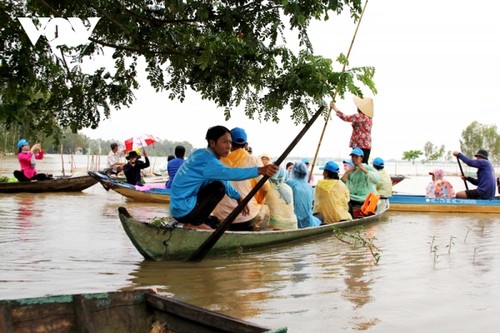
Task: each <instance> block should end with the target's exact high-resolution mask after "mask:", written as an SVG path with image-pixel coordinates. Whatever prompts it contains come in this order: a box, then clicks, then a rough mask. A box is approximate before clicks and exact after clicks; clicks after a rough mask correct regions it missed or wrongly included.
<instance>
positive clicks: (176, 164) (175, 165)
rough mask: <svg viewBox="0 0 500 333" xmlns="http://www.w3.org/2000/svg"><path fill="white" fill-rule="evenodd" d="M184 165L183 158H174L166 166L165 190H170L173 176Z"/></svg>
mask: <svg viewBox="0 0 500 333" xmlns="http://www.w3.org/2000/svg"><path fill="white" fill-rule="evenodd" d="M183 163H184V159H183V158H179V157H177V158H174V159H173V160H171V161H170V162H168V164H167V171H168V180H167V185H166V188H172V182H173V181H174V177H175V174H176V173H177V170H179V168H180V167H181V165H182V164H183Z"/></svg>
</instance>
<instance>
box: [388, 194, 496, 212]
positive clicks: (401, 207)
mask: <svg viewBox="0 0 500 333" xmlns="http://www.w3.org/2000/svg"><path fill="white" fill-rule="evenodd" d="M389 201H390V202H391V208H390V210H391V211H403V212H446V213H497V214H499V213H500V198H498V197H497V198H496V199H494V200H476V199H458V198H450V199H443V198H438V199H431V198H426V197H425V196H423V195H407V194H393V195H392V196H391V197H389Z"/></svg>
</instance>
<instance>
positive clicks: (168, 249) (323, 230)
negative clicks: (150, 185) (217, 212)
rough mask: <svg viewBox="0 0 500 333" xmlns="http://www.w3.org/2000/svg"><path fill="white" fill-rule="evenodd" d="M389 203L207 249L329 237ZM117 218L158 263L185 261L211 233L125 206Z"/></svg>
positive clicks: (244, 235)
mask: <svg viewBox="0 0 500 333" xmlns="http://www.w3.org/2000/svg"><path fill="white" fill-rule="evenodd" d="M388 207H389V202H388V200H387V199H382V198H381V199H380V201H379V202H378V204H377V208H376V212H375V215H370V216H365V217H361V218H356V219H353V220H350V221H340V222H336V223H332V224H325V225H320V226H318V227H309V228H302V229H292V230H269V229H267V230H262V231H225V232H224V233H223V234H222V236H221V237H220V239H219V240H218V241H217V242H216V243H215V245H214V246H213V247H212V249H211V250H210V253H212V254H230V253H235V254H236V253H241V251H243V250H248V249H255V248H259V247H264V246H277V245H278V244H284V243H288V242H292V241H297V240H303V239H307V238H310V237H314V236H319V235H324V234H332V233H333V231H334V230H335V229H345V228H348V227H352V226H358V225H362V224H365V223H368V222H372V221H377V220H379V219H380V217H381V216H382V214H383V213H384V212H385V211H387V209H388ZM118 215H119V218H120V221H121V223H122V226H123V228H124V229H125V232H126V233H127V235H128V237H129V238H130V240H131V241H132V244H134V246H135V247H136V249H137V250H138V251H139V253H140V254H141V255H142V256H143V257H144V258H146V259H152V260H157V261H163V260H176V259H187V258H189V257H190V255H191V254H193V252H194V251H196V250H197V249H198V248H199V247H200V246H201V245H202V244H203V242H204V241H205V240H206V239H207V238H208V237H209V236H210V235H211V234H212V232H213V231H212V230H193V229H183V228H182V224H181V223H176V221H175V220H173V219H172V220H171V221H169V223H165V224H164V225H161V226H159V225H156V224H154V223H149V222H142V221H138V220H136V219H135V218H134V217H132V216H131V215H130V214H129V212H128V211H127V209H126V208H125V207H119V208H118Z"/></svg>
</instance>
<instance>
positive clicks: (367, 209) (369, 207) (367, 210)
mask: <svg viewBox="0 0 500 333" xmlns="http://www.w3.org/2000/svg"><path fill="white" fill-rule="evenodd" d="M379 200H380V195H379V194H375V193H373V192H370V193H369V194H368V196H367V197H366V199H365V202H364V203H363V205H362V206H361V213H362V214H363V215H364V216H368V215H373V214H375V211H376V210H377V203H378V201H379Z"/></svg>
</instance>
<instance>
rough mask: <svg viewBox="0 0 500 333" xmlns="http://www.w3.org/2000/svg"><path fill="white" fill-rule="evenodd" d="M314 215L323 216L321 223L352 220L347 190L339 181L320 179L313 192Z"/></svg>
mask: <svg viewBox="0 0 500 333" xmlns="http://www.w3.org/2000/svg"><path fill="white" fill-rule="evenodd" d="M313 212H314V213H321V215H323V223H334V222H338V221H341V220H352V216H351V214H349V190H348V189H347V186H346V185H345V184H344V182H342V181H341V180H339V179H322V180H319V181H318V183H317V184H316V188H315V190H314V208H313Z"/></svg>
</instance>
